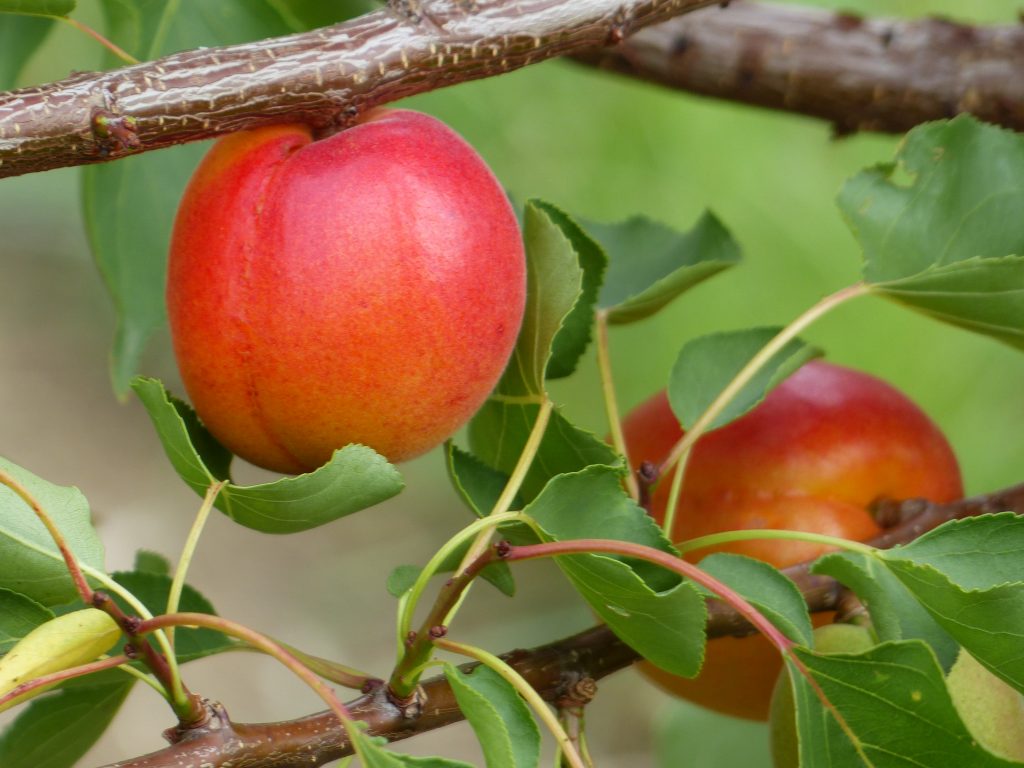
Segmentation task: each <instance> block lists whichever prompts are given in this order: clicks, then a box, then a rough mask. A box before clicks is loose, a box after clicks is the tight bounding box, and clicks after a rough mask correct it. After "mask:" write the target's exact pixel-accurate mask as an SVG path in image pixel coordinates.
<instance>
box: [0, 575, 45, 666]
mask: <svg viewBox="0 0 1024 768" xmlns="http://www.w3.org/2000/svg"><path fill="white" fill-rule="evenodd" d="M53 615H54V614H53V611H51V610H50V609H49V608H46V607H44V606H42V605H40V604H39V603H37V602H36V601H35V600H33V599H32V598H31V597H27V596H25V595H22V594H20V593H18V592H12V591H11V590H9V589H0V656H3V655H4V654H5V653H7V652H8V651H9V650H11V648H13V647H14V646H15V644H16V643H17V642H18V641H19V640H21V638H23V637H24V636H25V635H27V634H28V633H29V632H31V631H32V630H33V629H35V628H36V627H38V626H39V625H40V624H42V623H43V622H45V621H49V620H50V619H52V618H53Z"/></svg>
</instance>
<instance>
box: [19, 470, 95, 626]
mask: <svg viewBox="0 0 1024 768" xmlns="http://www.w3.org/2000/svg"><path fill="white" fill-rule="evenodd" d="M0 469H2V470H3V471H4V472H7V473H8V474H9V475H11V476H12V477H13V478H14V479H15V480H17V481H18V482H19V483H20V484H21V485H22V486H24V487H25V488H26V489H28V491H29V493H31V494H32V495H33V496H34V497H35V499H36V500H37V501H38V502H39V504H40V506H42V508H43V510H45V511H46V513H47V514H48V515H49V516H50V518H51V519H52V520H53V522H54V524H55V525H56V526H57V528H59V529H60V531H61V533H62V534H63V535H64V539H65V541H66V542H67V544H68V546H69V547H70V549H71V551H72V552H73V553H74V555H75V557H76V558H77V559H78V561H79V562H80V563H83V564H85V565H87V566H90V567H92V568H95V569H96V570H98V571H102V570H103V545H102V544H101V543H100V540H99V537H98V536H97V535H96V530H95V529H94V528H93V527H92V520H91V519H90V515H89V503H88V502H87V501H86V500H85V497H84V496H83V495H82V493H81V491H79V490H78V489H77V488H73V487H72V488H66V487H63V486H60V485H53V484H52V483H48V482H46V481H45V480H43V479H41V478H39V477H36V476H35V475H33V474H32V473H30V472H28V471H26V470H24V469H22V468H21V467H19V466H17V465H15V464H12V463H11V462H9V461H7V460H5V459H0ZM0 583H2V584H3V585H4V586H5V587H6V588H8V589H10V590H12V591H14V592H20V593H21V594H24V595H26V596H27V597H30V598H32V599H33V600H36V601H37V602H40V603H42V604H43V605H46V606H53V605H60V604H61V603H67V602H70V601H71V600H74V599H75V598H76V597H77V596H78V592H77V591H76V590H75V585H74V584H73V583H72V581H71V577H70V576H69V575H68V570H67V567H66V566H65V565H64V559H63V557H62V556H61V554H60V551H59V550H58V549H57V546H56V545H55V544H54V543H53V539H52V538H51V537H50V534H49V532H48V531H47V530H46V528H45V527H44V526H43V524H42V523H41V522H40V521H39V518H38V517H36V514H35V513H34V512H33V511H32V509H31V508H30V507H29V506H28V505H27V504H26V503H25V502H24V501H22V499H21V497H19V496H18V495H17V494H15V493H14V491H12V490H11V489H10V488H8V487H7V486H5V485H0Z"/></svg>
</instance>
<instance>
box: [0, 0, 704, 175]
mask: <svg viewBox="0 0 1024 768" xmlns="http://www.w3.org/2000/svg"><path fill="white" fill-rule="evenodd" d="M712 2H714V0H511V1H510V0H392V2H390V3H389V4H388V7H387V8H386V9H383V10H380V11H375V12H373V13H369V14H366V15H365V16H361V17H359V18H358V19H353V20H352V21H348V22H345V23H343V24H337V25H335V26H332V27H326V28H324V29H320V30H314V31H313V32H308V33H305V34H298V35H289V36H286V37H280V38H274V39H271V40H264V41H260V42H256V43H248V44H244V45H234V46H228V47H223V48H207V49H203V50H194V51H186V52H184V53H178V54H175V55H173V56H168V57H166V58H162V59H158V60H156V61H151V62H146V63H143V64H139V65H136V66H132V67H126V68H124V69H118V70H114V71H111V72H102V73H96V72H87V73H82V74H78V75H75V76H73V77H71V78H68V79H67V80H62V81H60V82H57V83H51V84H49V85H43V86H39V87H34V88H23V89H20V90H16V91H10V92H8V93H4V94H0V178H2V177H5V176H17V175H19V174H23V173H32V172H34V171H44V170H49V169H52V168H61V167H64V166H72V165H84V164H88V163H97V162H103V161H105V160H109V159H113V158H115V157H120V156H123V155H128V154H137V153H139V152H146V151H149V150H151V149H160V148H163V147H168V146H171V145H174V144H182V143H184V142H189V141H198V140H200V139H207V138H210V137H212V136H217V135H220V134H224V133H229V132H232V131H238V130H242V129H245V128H254V127H256V126H259V125H266V124H269V123H275V122H278V123H279V122H286V121H289V122H305V123H309V124H311V125H314V126H316V127H317V128H319V129H321V130H326V131H330V130H334V129H337V128H339V127H343V126H345V125H347V124H349V123H351V122H352V121H353V120H355V119H356V118H357V117H358V116H359V115H360V114H361V113H363V112H365V111H366V110H368V109H370V108H372V107H375V106H378V105H380V104H385V103H388V102H391V101H394V100H396V99H399V98H402V97H404V96H410V95H412V94H415V93H422V92H424V91H430V90H435V89H438V88H443V87H445V86H447V85H454V84H455V83H459V82H464V81H467V80H475V79H478V78H483V77H490V76H492V75H497V74H501V73H503V72H509V71H511V70H514V69H519V68H520V67H525V66H527V65H529V64H532V63H535V62H538V61H542V60H544V59H549V58H553V57H556V56H562V55H565V54H569V53H575V52H579V51H582V50H585V49H587V48H593V47H594V46H600V45H605V44H607V43H608V42H617V41H619V40H621V39H622V38H623V37H624V36H625V35H627V34H629V33H631V32H633V31H635V30H637V29H640V28H642V27H645V26H647V25H649V24H653V23H655V22H658V21H664V20H665V19H668V18H671V17H672V16H675V15H677V14H680V13H684V12H686V11H689V10H693V9H695V8H700V7H702V6H705V5H709V4H710V3H712Z"/></svg>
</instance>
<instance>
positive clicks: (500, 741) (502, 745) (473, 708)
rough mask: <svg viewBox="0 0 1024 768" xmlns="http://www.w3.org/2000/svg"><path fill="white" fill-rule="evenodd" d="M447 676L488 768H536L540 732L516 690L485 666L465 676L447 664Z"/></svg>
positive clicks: (538, 755) (466, 673) (445, 667)
mask: <svg viewBox="0 0 1024 768" xmlns="http://www.w3.org/2000/svg"><path fill="white" fill-rule="evenodd" d="M444 675H445V677H446V678H448V682H449V684H450V685H451V687H452V693H454V694H455V700H456V701H457V702H458V703H459V708H460V709H461V710H462V712H463V713H464V714H465V715H466V720H468V721H469V724H470V725H471V726H472V727H473V732H474V733H476V736H477V739H479V741H480V747H481V749H482V750H483V753H484V761H485V763H486V765H487V768H535V767H536V765H537V764H538V762H539V761H540V731H539V730H538V728H537V723H536V722H534V720H533V716H532V715H531V714H530V710H529V708H528V707H527V706H526V704H525V703H524V702H523V700H522V698H520V696H519V694H518V693H517V692H516V689H515V688H513V687H512V686H511V685H510V684H509V683H507V682H506V681H505V680H504V679H503V678H502V677H501V675H499V674H498V673H497V672H495V671H494V670H492V669H490V668H489V667H485V666H483V665H481V666H478V667H476V668H474V669H473V670H471V671H470V672H462V671H461V670H460V669H458V668H457V667H455V666H454V665H452V664H445V665H444Z"/></svg>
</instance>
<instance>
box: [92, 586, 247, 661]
mask: <svg viewBox="0 0 1024 768" xmlns="http://www.w3.org/2000/svg"><path fill="white" fill-rule="evenodd" d="M112 576H113V577H114V580H115V581H117V583H118V584H120V585H121V586H123V587H124V588H125V589H127V590H128V591H129V592H131V593H132V594H133V595H135V597H137V598H138V599H139V600H141V601H142V603H143V605H145V606H146V607H147V608H148V609H149V610H150V612H152V613H153V614H154V615H160V614H162V613H165V612H166V611H167V598H168V596H169V595H170V593H171V579H170V578H169V577H168V576H158V575H156V574H153V573H143V572H140V571H120V572H118V573H114V574H112ZM111 597H112V598H114V600H116V601H117V603H118V604H119V605H120V606H121V608H122V610H124V611H125V612H127V613H129V614H131V613H133V612H134V611H133V610H132V608H131V607H130V606H129V605H128V604H127V603H125V602H123V601H122V600H121V598H120V597H118V596H117V595H115V594H111ZM178 612H179V613H185V612H187V613H208V614H210V615H211V616H216V615H217V612H216V611H215V610H213V606H212V605H211V604H210V601H209V600H207V599H206V598H205V597H203V596H202V595H201V594H199V592H198V591H196V590H195V589H194V588H192V587H190V586H189V585H188V584H186V585H185V587H184V589H183V590H182V592H181V600H180V602H179V603H178ZM238 645H239V644H238V641H236V640H234V639H232V638H230V637H228V636H227V635H224V634H221V633H220V632H216V631H214V630H212V629H206V628H204V627H200V628H198V629H190V628H187V627H178V628H176V629H175V630H174V651H175V653H176V654H177V656H178V661H182V662H185V661H194V660H195V659H201V658H204V657H205V656H213V655H215V654H218V653H223V652H225V651H230V650H233V649H236V648H238ZM120 652H121V651H120V650H117V651H111V652H110V653H111V654H112V655H113V654H115V653H120Z"/></svg>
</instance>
